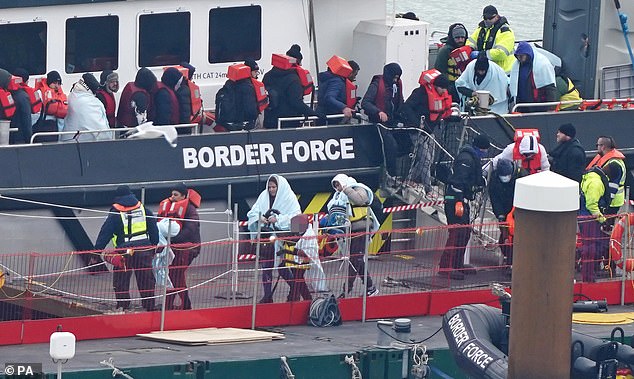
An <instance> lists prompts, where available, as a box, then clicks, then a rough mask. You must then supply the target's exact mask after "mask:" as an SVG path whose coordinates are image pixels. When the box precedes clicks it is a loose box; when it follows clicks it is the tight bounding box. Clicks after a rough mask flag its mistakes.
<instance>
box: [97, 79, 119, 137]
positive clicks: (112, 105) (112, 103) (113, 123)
mask: <svg viewBox="0 0 634 379" xmlns="http://www.w3.org/2000/svg"><path fill="white" fill-rule="evenodd" d="M97 94H101V96H103V98H104V99H105V101H106V103H105V104H104V108H106V117H108V125H110V127H111V128H116V127H117V118H116V117H115V109H116V108H117V103H116V100H115V99H114V94H112V93H110V92H108V91H106V90H105V89H103V88H99V89H98V90H97Z"/></svg>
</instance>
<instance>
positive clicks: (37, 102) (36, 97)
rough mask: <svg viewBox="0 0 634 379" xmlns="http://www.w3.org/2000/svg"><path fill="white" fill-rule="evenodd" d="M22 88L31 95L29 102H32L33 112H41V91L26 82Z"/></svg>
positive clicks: (22, 84) (21, 85)
mask: <svg viewBox="0 0 634 379" xmlns="http://www.w3.org/2000/svg"><path fill="white" fill-rule="evenodd" d="M20 88H22V89H23V90H24V92H26V94H27V95H29V102H30V103H31V113H40V111H41V110H42V98H40V92H39V91H36V90H35V89H34V88H33V87H29V85H28V84H26V83H21V84H20Z"/></svg>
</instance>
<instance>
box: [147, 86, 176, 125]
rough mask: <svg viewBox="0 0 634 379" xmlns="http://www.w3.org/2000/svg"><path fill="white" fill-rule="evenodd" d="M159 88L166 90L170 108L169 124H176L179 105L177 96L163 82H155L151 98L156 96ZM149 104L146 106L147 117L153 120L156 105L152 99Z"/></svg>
mask: <svg viewBox="0 0 634 379" xmlns="http://www.w3.org/2000/svg"><path fill="white" fill-rule="evenodd" d="M161 90H164V91H167V93H168V96H169V100H170V106H171V108H172V113H171V114H170V120H169V123H170V125H178V124H179V118H178V116H179V115H178V109H179V107H180V105H179V104H178V98H177V97H176V94H175V93H174V90H173V89H171V88H169V87H168V86H166V85H165V83H163V82H156V87H154V90H153V91H152V99H154V98H155V97H156V94H158V92H159V91H161ZM150 105H151V106H150V107H149V108H148V119H149V120H151V121H154V120H155V118H156V107H155V104H154V101H152V102H151V103H150Z"/></svg>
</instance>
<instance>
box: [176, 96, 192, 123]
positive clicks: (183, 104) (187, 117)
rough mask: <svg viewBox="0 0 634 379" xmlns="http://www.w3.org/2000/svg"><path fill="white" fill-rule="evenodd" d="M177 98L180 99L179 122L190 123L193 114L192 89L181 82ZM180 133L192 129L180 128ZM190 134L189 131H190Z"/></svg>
mask: <svg viewBox="0 0 634 379" xmlns="http://www.w3.org/2000/svg"><path fill="white" fill-rule="evenodd" d="M176 98H177V99H178V122H180V123H181V124H189V122H190V121H191V116H192V98H191V91H190V89H189V87H188V86H187V85H186V84H181V85H180V87H178V89H177V90H176ZM178 131H179V134H181V133H183V132H185V131H188V132H190V133H191V129H184V128H179V129H178ZM188 134H189V133H188Z"/></svg>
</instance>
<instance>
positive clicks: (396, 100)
mask: <svg viewBox="0 0 634 379" xmlns="http://www.w3.org/2000/svg"><path fill="white" fill-rule="evenodd" d="M402 73H403V71H402V69H401V66H400V65H399V64H398V63H388V64H386V65H385V66H384V67H383V75H375V76H373V77H372V81H371V82H370V85H369V86H368V90H367V91H366V92H365V95H364V96H363V99H362V100H361V107H362V108H363V109H364V110H365V113H366V114H367V115H368V117H369V118H370V122H374V123H379V122H380V123H382V124H383V125H386V126H395V125H396V124H397V123H398V119H397V117H396V115H397V114H398V111H399V109H400V108H401V106H402V105H403V82H402V81H401V74H402Z"/></svg>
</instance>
